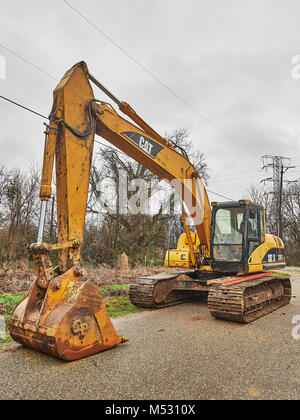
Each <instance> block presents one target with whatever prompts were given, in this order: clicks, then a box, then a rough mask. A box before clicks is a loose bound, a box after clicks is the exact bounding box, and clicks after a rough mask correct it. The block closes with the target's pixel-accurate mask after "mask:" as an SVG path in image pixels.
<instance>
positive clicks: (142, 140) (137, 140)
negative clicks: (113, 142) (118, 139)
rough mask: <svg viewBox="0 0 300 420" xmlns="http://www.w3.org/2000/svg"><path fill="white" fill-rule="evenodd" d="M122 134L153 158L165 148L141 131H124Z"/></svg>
mask: <svg viewBox="0 0 300 420" xmlns="http://www.w3.org/2000/svg"><path fill="white" fill-rule="evenodd" d="M121 134H122V136H124V137H125V138H126V139H127V140H129V141H130V142H131V143H133V144H134V145H135V146H137V147H138V148H139V149H141V150H142V151H143V152H144V153H146V154H147V155H148V156H150V157H151V158H152V159H154V158H155V157H156V155H157V154H158V153H159V152H161V151H162V150H163V146H162V145H160V144H159V143H157V142H156V141H154V140H152V139H150V138H148V137H145V136H143V135H141V134H139V133H135V132H134V131H124V132H123V133H121Z"/></svg>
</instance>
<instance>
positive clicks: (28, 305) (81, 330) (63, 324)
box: [9, 266, 128, 361]
mask: <svg viewBox="0 0 300 420" xmlns="http://www.w3.org/2000/svg"><path fill="white" fill-rule="evenodd" d="M9 328H10V334H11V336H12V338H13V339H14V340H15V341H17V342H19V343H21V344H23V345H24V346H26V347H30V348H32V349H35V350H38V351H41V352H44V353H47V354H49V355H51V356H54V357H58V358H60V359H64V360H68V361H72V360H78V359H81V358H83V357H87V356H90V355H92V354H95V353H98V352H101V351H103V350H107V349H109V348H111V347H114V346H116V345H118V344H119V343H122V342H126V341H128V338H126V337H119V336H118V334H117V333H116V331H115V328H114V326H113V325H112V323H111V321H110V319H109V317H108V315H107V310H106V307H105V304H104V301H103V298H102V296H101V293H100V291H99V289H98V287H97V286H96V285H95V284H93V283H91V282H90V281H84V280H83V277H82V274H81V272H80V270H79V268H78V267H76V266H75V267H73V268H71V269H70V270H68V271H67V272H66V273H64V274H62V275H60V276H57V277H54V278H53V279H52V280H51V281H50V282H49V285H48V287H47V288H46V289H45V290H44V291H43V289H41V287H40V286H39V284H38V279H37V280H36V281H35V282H34V283H33V284H32V286H31V288H30V290H29V292H28V293H27V295H26V297H25V298H24V299H23V300H22V301H21V302H20V303H19V304H18V305H17V306H16V308H15V310H14V312H13V314H12V316H11V318H10V320H9Z"/></svg>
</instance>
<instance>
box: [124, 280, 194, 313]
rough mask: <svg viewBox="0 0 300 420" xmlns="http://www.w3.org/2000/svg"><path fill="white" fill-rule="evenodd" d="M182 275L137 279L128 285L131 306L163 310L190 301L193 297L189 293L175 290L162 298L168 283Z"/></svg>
mask: <svg viewBox="0 0 300 420" xmlns="http://www.w3.org/2000/svg"><path fill="white" fill-rule="evenodd" d="M184 274H186V272H182V273H174V274H168V273H163V274H157V275H155V276H151V277H141V278H138V279H136V280H134V282H133V283H132V284H131V285H130V288H129V299H130V301H131V303H132V304H133V305H135V306H141V307H143V308H165V307H167V306H173V305H178V304H180V303H183V302H186V301H187V300H191V299H192V298H193V296H192V295H191V293H190V292H186V291H177V290H176V291H171V292H169V293H167V297H166V298H165V299H164V298H163V297H162V296H164V295H165V293H164V292H167V291H168V285H169V284H170V282H171V281H173V280H175V279H176V278H178V277H179V276H181V275H184Z"/></svg>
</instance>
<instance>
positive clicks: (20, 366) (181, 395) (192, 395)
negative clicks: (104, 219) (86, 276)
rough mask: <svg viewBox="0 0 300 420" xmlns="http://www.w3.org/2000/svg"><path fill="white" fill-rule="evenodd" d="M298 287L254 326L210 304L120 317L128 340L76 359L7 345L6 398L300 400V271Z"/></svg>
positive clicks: (2, 369) (0, 381)
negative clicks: (226, 317)
mask: <svg viewBox="0 0 300 420" xmlns="http://www.w3.org/2000/svg"><path fill="white" fill-rule="evenodd" d="M292 287H293V295H295V297H294V298H293V299H292V303H291V304H290V305H288V306H286V307H284V308H281V309H279V310H278V311H276V312H273V313H271V314H269V315H267V316H265V317H263V318H260V319H258V320H256V321H255V322H253V323H251V324H238V323H233V322H226V321H220V320H216V319H214V318H212V317H211V316H210V315H209V312H208V310H207V306H206V304H205V303H204V302H193V303H186V304H183V305H178V306H175V307H170V308H165V309H160V310H150V311H145V312H140V313H136V314H131V315H126V316H124V317H122V318H118V319H116V320H114V321H113V323H114V325H115V328H116V330H117V332H118V333H119V335H123V336H127V337H129V338H130V341H129V342H128V343H124V344H122V345H119V346H118V347H116V348H113V349H110V350H108V351H106V352H103V353H99V354H97V355H94V356H91V357H88V358H86V359H83V360H79V361H76V362H72V363H68V362H64V361H61V360H57V359H54V358H51V357H49V356H47V355H45V354H41V353H37V352H35V351H33V350H30V349H26V348H24V347H22V346H18V345H14V346H9V347H8V349H6V351H3V347H2V350H1V347H0V373H1V375H0V399H117V400H118V399H131V400H136V399H155V400H156V399H180V400H189V399H197V400H198V399H299V397H300V362H299V360H300V339H298V340H297V339H295V338H293V333H294V336H295V332H296V333H299V335H300V326H299V328H297V324H298V325H300V274H299V273H293V274H292ZM297 315H298V316H299V318H297V319H299V320H298V321H297V319H296V322H297V323H296V324H295V323H293V322H292V321H293V320H294V322H295V317H296V316H297Z"/></svg>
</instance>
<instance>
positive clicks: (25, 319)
mask: <svg viewBox="0 0 300 420" xmlns="http://www.w3.org/2000/svg"><path fill="white" fill-rule="evenodd" d="M93 99H94V95H93V91H92V88H91V86H90V83H89V79H88V69H87V66H86V64H85V63H83V62H81V63H78V64H77V65H75V66H74V67H72V69H70V70H69V71H68V72H67V73H66V74H65V75H64V77H63V78H62V80H61V82H60V83H59V85H58V86H57V88H56V89H55V91H54V101H53V108H52V112H51V114H50V126H49V127H47V130H46V140H45V149H44V161H43V172H42V182H41V189H40V198H41V200H43V201H47V200H48V199H49V198H50V196H51V180H52V172H53V165H54V160H55V166H56V196H57V221H58V226H57V230H58V243H57V244H45V243H41V244H33V245H31V247H30V249H31V252H32V255H33V259H34V262H35V266H36V275H37V279H36V280H35V282H34V284H33V285H32V287H31V289H30V290H29V292H28V294H27V296H26V297H25V299H24V300H22V301H21V302H20V303H19V304H18V305H17V307H16V308H15V310H14V312H13V314H12V316H11V319H10V321H9V326H10V332H11V336H12V337H13V339H14V340H16V341H18V342H20V343H22V344H24V345H26V346H28V347H31V348H34V349H36V350H39V351H43V352H45V353H49V354H51V355H53V356H56V357H59V358H63V359H66V360H76V359H79V358H82V357H86V356H88V355H91V354H94V353H97V352H99V351H102V350H106V349H108V348H110V347H113V346H115V345H117V344H119V343H121V342H124V341H128V339H126V338H122V337H119V336H118V335H117V333H116V331H115V329H114V327H113V325H112V323H111V321H110V319H109V317H108V315H107V312H106V308H105V305H104V302H103V299H102V296H101V294H100V292H99V288H98V287H97V286H96V285H95V284H93V283H91V282H89V281H86V280H88V279H83V277H82V274H81V271H80V268H79V266H78V264H79V263H80V259H81V244H82V240H83V232H84V222H85V214H86V205H87V196H88V188H89V177H90V167H91V159H92V152H93V145H94V135H95V124H94V121H90V116H91V114H90V113H89V109H90V107H91V105H90V106H89V104H91V101H92V100H93ZM70 127H72V129H70ZM74 130H77V132H78V133H83V132H85V133H86V136H83V137H82V136H81V137H80V136H79V135H78V133H77V132H76V131H74ZM55 249H57V250H59V266H58V267H57V268H56V269H54V268H53V267H52V264H51V261H50V257H49V252H50V251H51V250H55Z"/></svg>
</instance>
